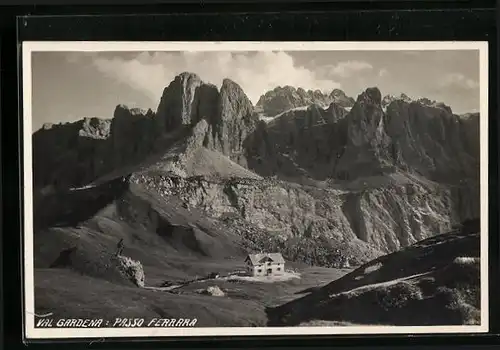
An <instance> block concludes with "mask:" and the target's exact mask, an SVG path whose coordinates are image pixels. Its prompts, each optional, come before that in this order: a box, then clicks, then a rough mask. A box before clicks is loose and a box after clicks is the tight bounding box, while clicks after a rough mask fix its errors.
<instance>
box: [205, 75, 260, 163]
mask: <svg viewBox="0 0 500 350" xmlns="http://www.w3.org/2000/svg"><path fill="white" fill-rule="evenodd" d="M218 106H219V109H218V115H217V118H216V119H215V122H213V123H212V125H211V128H212V135H210V136H211V140H209V141H208V147H209V148H213V149H214V150H217V151H219V152H221V153H222V154H224V155H226V156H228V157H229V158H231V159H233V160H235V161H236V162H237V163H238V164H241V165H246V164H245V163H246V160H245V158H244V145H243V143H244V141H245V140H246V139H247V137H248V136H249V135H250V134H251V133H252V132H253V131H254V130H255V128H256V126H257V122H258V119H257V116H256V115H255V114H254V111H253V105H252V102H250V100H249V99H248V97H247V96H246V95H245V93H244V92H243V90H242V89H241V87H240V86H239V85H238V84H236V83H235V82H234V81H232V80H230V79H224V81H223V83H222V87H221V90H220V96H219V104H218Z"/></svg>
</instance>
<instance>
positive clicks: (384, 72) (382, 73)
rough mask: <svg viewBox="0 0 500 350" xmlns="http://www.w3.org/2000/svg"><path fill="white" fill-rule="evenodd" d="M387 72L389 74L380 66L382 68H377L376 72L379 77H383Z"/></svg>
mask: <svg viewBox="0 0 500 350" xmlns="http://www.w3.org/2000/svg"><path fill="white" fill-rule="evenodd" d="M387 74H389V71H388V70H387V69H385V68H382V69H381V70H379V72H378V76H379V77H380V78H382V77H385V76H386V75H387Z"/></svg>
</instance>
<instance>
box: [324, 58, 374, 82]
mask: <svg viewBox="0 0 500 350" xmlns="http://www.w3.org/2000/svg"><path fill="white" fill-rule="evenodd" d="M327 69H328V73H329V74H330V75H332V76H337V77H341V78H347V77H350V76H352V75H353V74H356V73H358V72H360V71H366V70H372V69H373V66H372V65H371V64H370V63H368V62H364V61H342V62H339V63H337V64H335V65H329V66H327Z"/></svg>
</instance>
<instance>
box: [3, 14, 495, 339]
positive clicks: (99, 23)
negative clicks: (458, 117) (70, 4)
mask: <svg viewBox="0 0 500 350" xmlns="http://www.w3.org/2000/svg"><path fill="white" fill-rule="evenodd" d="M208 7H209V6H208ZM285 7H286V6H285ZM292 7H293V6H292ZM382 7H383V6H382ZM233 8H234V7H233ZM238 8H241V5H240V6H238ZM47 9H48V8H42V9H41V11H40V13H41V14H44V13H47V12H49V13H50V11H48V10H47ZM101 10H102V9H101ZM101 10H97V11H96V9H95V8H94V9H93V10H91V11H90V12H94V13H99V12H100V11H101ZM110 10H111V11H113V9H110ZM114 10H115V12H116V10H117V8H116V7H115V8H114ZM205 10H208V8H205ZM46 11H47V12H46ZM56 11H57V10H56ZM79 11H80V10H78V9H76V8H71V9H68V8H67V9H66V10H64V9H62V8H59V9H58V12H62V13H65V12H66V13H70V12H72V13H79ZM136 11H137V12H141V11H144V9H143V8H142V9H140V10H139V9H137V8H136ZM232 11H234V10H232V9H231V6H229V8H228V7H226V8H225V9H219V10H217V11H214V10H212V11H211V14H209V13H206V12H205V11H203V10H202V11H200V14H197V15H193V14H191V13H183V14H171V15H168V17H169V21H163V22H162V21H161V20H158V18H159V17H158V16H155V17H156V18H155V20H154V21H148V20H144V17H143V16H108V17H100V16H99V17H94V16H85V17H77V18H68V17H60V16H57V17H21V18H18V24H19V26H18V28H17V34H18V35H19V36H25V35H27V38H28V37H29V38H28V40H113V41H120V40H126V41H134V40H148V41H149V40H155V39H156V40H160V39H163V40H182V41H189V40H195V38H196V39H197V40H210V41H216V40H273V41H278V40H280V41H281V40H284V41H288V40H292V41H307V40H312V39H314V40H351V41H353V40H355V41H363V40H378V41H386V40H426V41H427V40H487V41H489V60H490V65H489V76H490V77H489V87H490V92H489V102H490V107H489V115H490V123H489V134H490V135H489V139H490V151H489V157H490V162H489V174H490V175H489V181H490V196H489V197H490V198H489V199H490V237H489V244H490V247H489V256H490V259H491V262H490V272H489V274H490V298H489V299H490V334H489V335H474V336H467V335H452V334H448V335H431V336H428V335H416V336H413V337H411V338H410V337H405V336H404V335H390V336H388V335H379V336H371V335H370V336H363V337H360V336H333V337H332V336H307V337H298V338H296V337H294V338H291V337H259V338H256V337H252V338H248V337H237V339H234V338H235V337H232V338H233V339H231V340H228V339H227V338H222V339H219V338H218V339H210V338H201V337H195V338H190V339H188V340H186V343H187V344H186V345H188V347H191V346H192V345H195V346H204V347H205V346H207V347H211V346H215V347H227V345H229V346H231V344H233V345H232V346H234V345H236V344H238V343H239V342H242V341H245V342H247V343H246V344H248V345H254V346H258V347H262V346H270V345H271V346H279V345H280V344H283V341H285V342H286V341H291V340H292V339H293V341H294V343H295V346H307V345H313V344H312V343H311V342H313V343H316V344H318V345H319V344H321V343H322V344H328V343H329V342H328V340H330V341H331V340H332V339H335V343H336V344H337V345H341V346H342V345H348V344H352V343H353V342H354V343H358V345H359V343H365V344H372V345H383V344H387V341H389V342H393V341H394V342H396V343H399V344H400V345H403V344H405V345H408V344H411V343H414V344H417V343H418V344H422V345H423V344H431V343H438V344H439V343H441V344H442V345H444V344H447V345H452V344H453V345H459V344H463V343H469V344H472V343H473V344H477V343H478V341H479V342H485V341H488V340H492V339H493V338H494V336H493V334H496V333H499V331H500V328H499V327H498V325H499V322H498V321H499V319H500V317H499V316H498V315H496V312H495V310H498V302H497V301H496V300H495V295H498V291H499V289H498V281H497V277H496V276H498V248H499V247H498V246H499V240H498V237H497V236H496V235H495V236H494V237H492V234H491V232H497V231H498V217H497V215H495V214H498V210H497V197H498V196H495V194H496V193H498V192H497V182H498V167H497V162H496V160H497V159H498V155H497V135H498V131H499V130H498V128H499V125H498V124H497V121H496V115H497V106H496V103H495V102H496V101H497V78H496V77H497V64H492V62H494V63H497V61H498V58H497V56H498V53H497V42H496V41H497V33H496V31H495V29H496V28H495V14H494V13H493V11H492V10H491V9H477V10H472V9H469V10H460V9H454V10H439V9H434V10H431V11H426V10H420V11H415V10H408V9H406V10H388V9H385V10H381V11H378V12H372V11H367V10H362V11H356V9H353V12H351V13H349V14H346V12H337V11H335V12H320V11H315V12H310V13H309V14H307V15H306V17H304V12H302V11H298V10H297V11H293V12H287V13H284V12H281V11H279V10H277V11H276V10H275V11H274V12H273V13H269V12H268V13H258V12H254V13H249V12H246V11H241V10H240V12H239V13H235V12H232ZM87 12H89V11H87ZM124 12H127V11H124ZM147 12H151V13H161V12H163V11H158V10H154V9H150V10H149V11H147ZM129 13H130V12H129ZM132 13H133V12H132ZM335 16H336V20H335V26H336V27H337V28H338V27H340V28H344V30H345V31H342V30H340V31H339V32H340V33H342V34H338V33H332V28H331V27H332V24H331V21H332V18H334V17H335ZM150 18H152V17H150ZM164 18H166V17H164ZM172 18H174V20H173V21H172ZM199 18H203V21H200V20H199ZM75 19H77V20H75ZM65 21H66V22H65ZM120 21H126V22H122V24H121V25H120V24H119V23H120ZM175 21H177V22H175ZM186 21H187V23H189V21H191V23H192V26H193V27H192V28H188V30H187V33H186V32H185V33H181V35H178V34H179V33H178V32H175V31H174V33H176V36H177V37H176V38H172V37H168V36H165V32H163V33H162V30H161V29H163V30H165V28H175V27H176V26H175V25H174V24H175V23H177V25H178V23H184V24H185V23H186ZM44 22H45V23H44ZM48 22H51V23H50V27H49V25H48V24H49V23H48ZM24 23H28V26H25V25H24ZM124 23H126V25H125V28H126V27H128V28H132V30H130V31H127V30H123V28H124V25H123V24H124ZM297 23H299V24H300V25H301V26H300V27H299V31H294V30H293V29H294V25H295V24H297ZM359 23H362V24H363V25H362V26H357V25H356V24H359ZM416 23H419V24H420V25H421V27H419V28H416V25H415V24H416ZM422 23H426V24H425V25H422ZM446 24H448V26H447V25H446ZM28 27H30V29H29V30H28V29H27V28H28ZM228 27H229V28H232V29H233V30H232V31H231V32H229V33H228V31H227V28H228ZM115 28H120V29H121V30H116V29H115ZM134 28H135V30H134ZM160 28H161V29H160ZM193 28H194V29H193ZM412 28H413V29H412ZM137 29H140V30H137ZM239 29H241V30H240V31H239ZM311 29H313V30H314V31H315V32H314V33H312V34H313V35H310V33H309V32H310V31H311ZM328 29H330V30H328ZM412 30H414V32H412ZM30 31H31V32H30ZM203 32H205V35H206V36H204V35H203V34H202V35H199V34H200V33H203ZM206 33H208V34H206ZM231 33H232V34H233V37H230V36H229V35H228V34H231ZM290 34H291V35H290ZM287 36H288V37H287ZM3 43H5V41H4V42H3ZM3 43H2V48H3ZM9 43H10V44H12V41H11V40H9ZM18 49H19V47H18ZM2 54H3V53H2ZM17 54H18V55H17V59H18V62H19V60H20V56H19V52H18V53H17ZM2 58H3V57H2ZM8 62H10V63H12V62H13V61H12V60H8ZM20 70H21V68H20V67H19V72H18V73H19V77H20V76H21V75H20V74H21V72H20ZM10 73H11V74H10V78H9V79H12V77H13V74H12V71H11V72H10ZM4 75H5V74H4V72H2V78H4ZM492 77H494V78H492ZM16 92H17V95H18V96H19V97H22V96H21V95H20V92H22V86H21V84H20V81H18V90H17V91H16ZM5 96H7V97H5ZM2 97H4V101H5V100H8V99H9V98H12V97H13V93H12V90H11V92H10V95H9V93H8V92H5V90H2ZM11 103H12V101H11ZM11 103H9V105H11V106H12V104H11ZM17 107H18V111H19V112H21V111H22V104H19V105H18V106H17ZM2 108H3V109H2V115H3V111H4V110H6V108H8V107H5V104H4V106H3V107H2ZM16 114H17V113H16ZM19 115H22V114H21V113H19ZM4 124H5V123H4ZM17 128H18V134H17V135H16V136H17V146H18V152H19V156H20V155H21V152H22V148H21V145H22V143H21V140H22V138H23V135H22V134H23V133H22V120H21V118H19V121H18V123H17ZM2 129H3V130H2V131H5V128H2ZM5 134H6V132H4V133H2V136H3V137H2V141H5V143H8V141H9V140H12V137H13V136H12V133H11V134H10V137H8V138H7V140H6V139H5V138H4V136H5ZM12 145H13V143H12ZM11 147H12V146H11ZM5 149H6V147H2V151H3V152H4V154H5V153H6V151H5ZM9 151H10V149H9ZM492 157H495V158H492ZM8 158H9V159H8V161H10V163H9V164H10V165H11V166H12V165H13V162H12V158H10V157H8ZM20 158H21V157H19V158H18V160H19V159H20ZM4 159H5V157H4ZM492 159H493V162H492V161H491V160H492ZM16 163H17V164H16V165H17V166H18V167H19V168H18V169H19V171H18V172H17V175H21V176H22V162H21V161H19V162H16ZM2 170H6V168H5V167H3V169H2ZM8 170H9V171H11V170H12V168H9V169H8ZM13 173H14V172H12V173H7V176H5V172H4V176H3V180H4V182H3V184H5V183H6V178H7V181H8V180H9V179H10V180H11V181H12V182H10V184H12V185H14V184H15V182H14V181H13V176H12V175H13ZM21 179H22V178H21ZM18 180H19V179H18ZM21 182H22V181H21ZM19 185H21V183H19ZM16 187H17V189H19V192H18V196H13V193H12V192H11V191H9V193H7V195H8V196H12V197H10V198H11V200H12V199H13V198H14V197H17V198H19V200H20V201H21V202H22V197H21V196H22V192H21V186H15V185H14V186H6V187H4V188H6V189H9V190H12V189H13V188H16ZM4 203H5V202H4ZM492 206H493V207H494V210H491V209H492ZM12 209H14V208H13V207H12V205H9V208H8V210H10V212H11V213H13V212H12ZM17 209H18V210H20V212H18V213H19V214H21V215H22V208H20V207H18V208H17ZM21 215H19V218H20V219H21ZM8 217H9V218H10V216H8ZM18 223H19V224H21V225H22V221H19V222H18ZM6 224H7V225H8V223H6ZM4 227H5V226H4ZM4 243H8V240H7V239H6V236H5V235H4ZM6 245H7V244H6ZM6 245H4V246H6ZM8 245H10V244H9V243H8ZM17 253H18V254H19V253H20V252H19V251H18V252H17ZM7 255H9V254H7ZM10 256H12V254H10ZM17 261H18V262H22V260H21V259H17ZM4 266H6V264H5V265H4ZM493 277H494V279H492V278H493ZM19 282H20V280H19ZM8 295H10V296H12V294H11V293H9V294H8ZM6 296H7V295H6ZM11 310H12V309H11ZM23 328H24V327H23ZM284 338H287V339H284ZM311 338H314V339H311ZM76 341H77V340H75V342H76ZM88 341H89V340H87V343H88ZM103 341H104V340H103ZM108 341H109V342H110V343H111V342H113V343H115V341H116V339H109V340H107V341H106V342H108ZM118 341H119V342H120V343H121V344H122V347H123V345H126V344H127V343H128V344H132V343H136V344H137V342H140V341H142V339H139V338H131V339H126V338H121V339H120V340H118ZM160 341H161V342H168V343H169V345H174V344H176V343H177V344H178V339H176V338H161V339H160ZM183 341H184V339H183ZM44 342H45V344H47V343H52V342H54V340H46V341H44ZM71 342H74V341H73V340H71ZM124 342H125V343H124ZM172 342H173V343H172ZM92 343H95V345H99V346H101V345H100V344H96V343H100V340H98V339H94V340H92ZM155 343H156V346H158V345H160V344H159V343H158V342H155ZM224 343H225V344H226V345H224ZM269 343H271V344H269ZM273 343H274V344H273ZM29 344H30V346H31V345H34V343H33V341H31V340H30V341H29ZM330 344H331V343H330ZM40 345H41V344H40ZM47 345H48V344H47ZM144 345H145V344H141V348H142V347H144ZM148 347H149V345H148Z"/></svg>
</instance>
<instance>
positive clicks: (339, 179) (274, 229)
mask: <svg viewBox="0 0 500 350" xmlns="http://www.w3.org/2000/svg"><path fill="white" fill-rule="evenodd" d="M487 49H488V46H487V43H486V42H460V41H457V42H24V43H23V45H22V79H23V84H22V87H23V90H22V99H23V102H22V112H23V113H22V127H23V149H22V155H23V157H22V158H23V201H24V208H23V214H24V215H23V217H24V223H23V226H24V236H23V243H24V267H23V270H24V292H25V295H24V308H25V309H24V313H25V314H24V315H25V316H24V317H25V335H26V337H27V338H28V339H48V338H62V337H64V338H81V337H96V338H97V337H99V338H102V337H145V336H148V337H152V336H155V337H173V336H175V337H178V336H182V337H193V336H194V337H196V336H246V335H252V336H264V335H320V334H322V335H328V334H332V335H335V334H393V333H394V334H415V333H426V334H428V333H482V332H487V331H488V327H489V325H488V260H487V259H488V256H487V254H488V230H487V222H488V206H487V205H488V174H487V172H488V170H487V163H488V162H487V159H488V158H487V157H488V154H487V145H488V99H487V94H488V72H487V70H488V63H487V61H488V51H487Z"/></svg>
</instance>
